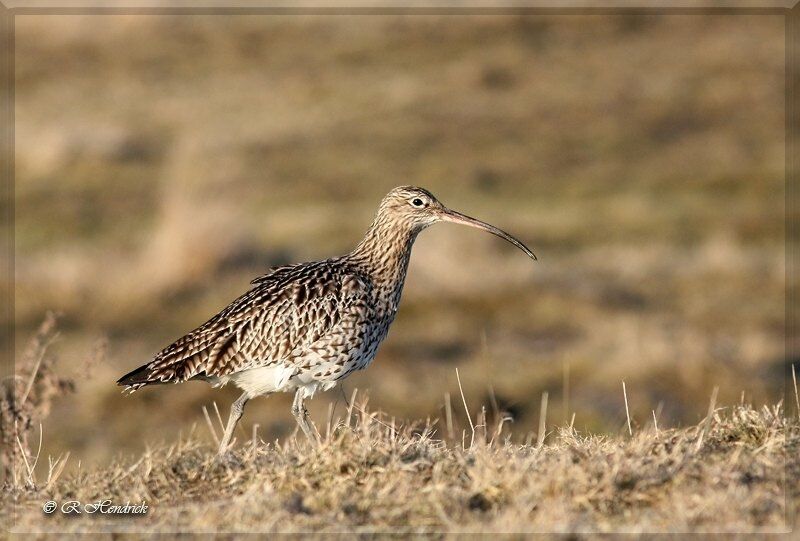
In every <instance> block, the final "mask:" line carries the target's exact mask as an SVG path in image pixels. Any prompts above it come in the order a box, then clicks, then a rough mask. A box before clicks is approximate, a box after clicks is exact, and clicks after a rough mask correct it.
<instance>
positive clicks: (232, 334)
mask: <svg viewBox="0 0 800 541" xmlns="http://www.w3.org/2000/svg"><path fill="white" fill-rule="evenodd" d="M253 284H254V287H253V288H252V289H250V290H249V291H247V292H246V293H244V294H243V295H241V296H240V297H239V298H237V299H236V300H234V301H233V302H232V303H231V304H230V305H228V306H227V307H226V308H225V309H223V310H222V311H221V312H220V313H219V314H217V315H216V316H214V317H213V318H211V319H210V320H208V321H207V322H206V323H204V324H203V325H201V326H200V327H198V328H197V329H195V330H193V331H192V332H190V333H189V334H187V335H186V336H184V337H182V338H180V339H178V340H176V341H175V342H174V343H173V344H171V345H170V346H168V347H166V348H165V349H164V350H162V351H161V352H160V353H158V354H157V355H156V356H155V357H154V358H153V360H152V361H150V362H149V363H148V364H146V365H144V366H142V367H140V368H138V369H136V370H134V371H133V372H131V373H129V374H127V375H125V376H123V377H122V378H120V380H119V381H118V382H117V383H118V384H119V385H125V386H128V388H129V389H131V390H135V389H137V388H139V387H141V386H144V385H148V384H154V383H167V382H175V383H177V382H181V381H186V380H189V379H192V378H196V377H200V378H204V377H219V376H225V375H229V374H232V373H235V372H238V371H241V370H246V369H249V368H256V367H264V366H271V365H275V364H279V363H289V364H292V363H298V362H301V361H302V360H303V356H304V354H305V353H306V352H308V351H310V350H312V349H317V347H318V346H320V345H323V343H324V345H325V346H330V344H331V343H332V342H331V336H332V331H334V330H335V329H336V328H337V326H338V325H339V324H340V323H341V322H342V321H343V320H345V321H346V322H347V323H348V324H351V323H352V319H353V311H354V307H363V306H364V305H365V304H366V303H368V298H369V294H370V292H371V287H372V286H371V281H370V280H369V278H368V277H367V276H365V275H363V274H362V273H361V272H360V271H358V270H357V269H354V268H351V267H349V266H348V265H346V264H344V263H342V262H341V261H336V260H328V261H324V262H318V263H307V264H301V265H292V266H287V267H279V268H277V269H275V270H274V271H273V272H271V273H269V274H267V275H265V276H261V277H259V278H256V279H255V280H253ZM361 312H363V308H359V313H361ZM362 315H363V314H362ZM334 334H335V333H334Z"/></svg>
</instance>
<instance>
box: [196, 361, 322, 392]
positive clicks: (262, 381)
mask: <svg viewBox="0 0 800 541" xmlns="http://www.w3.org/2000/svg"><path fill="white" fill-rule="evenodd" d="M208 381H209V383H211V384H212V385H213V386H214V387H221V386H223V385H225V384H227V383H228V382H230V383H233V384H234V385H236V386H237V387H239V388H240V389H241V390H243V391H244V392H246V393H247V394H248V396H250V397H251V398H253V397H256V396H260V395H265V394H270V393H277V392H293V391H295V390H297V389H298V388H302V389H303V390H304V395H305V397H306V398H311V397H312V396H314V393H316V392H317V391H327V390H328V389H330V388H332V387H333V386H334V385H336V382H335V381H317V380H314V379H313V378H312V377H311V376H310V374H298V373H297V370H296V369H295V368H287V367H285V366H284V365H276V366H265V367H260V368H250V369H248V370H242V371H241V372H236V373H235V374H231V375H229V376H223V377H219V378H209V379H208Z"/></svg>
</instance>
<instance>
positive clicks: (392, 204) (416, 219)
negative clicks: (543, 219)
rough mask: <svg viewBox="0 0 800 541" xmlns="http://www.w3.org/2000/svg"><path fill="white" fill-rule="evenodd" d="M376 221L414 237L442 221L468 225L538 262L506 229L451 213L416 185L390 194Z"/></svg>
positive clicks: (384, 201)
mask: <svg viewBox="0 0 800 541" xmlns="http://www.w3.org/2000/svg"><path fill="white" fill-rule="evenodd" d="M376 222H384V223H386V222H388V223H390V224H392V225H393V226H395V227H400V228H403V229H407V230H409V231H411V232H413V233H414V234H416V233H419V232H420V231H422V230H423V229H425V228H426V227H429V226H431V225H433V224H435V223H438V222H453V223H456V224H461V225H468V226H470V227H476V228H478V229H483V230H484V231H488V232H489V233H491V234H493V235H497V236H498V237H500V238H502V239H505V240H507V241H508V242H510V243H511V244H513V245H514V246H516V247H517V248H519V249H520V250H522V251H523V252H525V253H526V254H527V255H528V257H530V258H531V259H534V260H535V259H536V255H534V253H533V252H532V251H531V250H530V249H529V248H528V247H527V246H525V245H524V244H522V242H520V241H519V240H517V239H516V238H514V237H512V236H511V235H509V234H508V233H506V232H505V231H503V230H502V229H498V228H497V227H495V226H493V225H490V224H487V223H485V222H482V221H480V220H476V219H475V218H470V217H469V216H466V215H464V214H461V213H460V212H456V211H454V210H451V209H449V208H447V207H445V206H444V205H443V204H442V203H440V202H439V200H438V199H436V197H434V196H433V194H432V193H430V192H429V191H428V190H425V189H423V188H417V187H416V186H399V187H397V188H395V189H393V190H392V191H390V192H389V193H388V194H386V197H384V198H383V200H382V201H381V204H380V207H379V208H378V216H377V218H376Z"/></svg>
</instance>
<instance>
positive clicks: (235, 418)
mask: <svg viewBox="0 0 800 541" xmlns="http://www.w3.org/2000/svg"><path fill="white" fill-rule="evenodd" d="M249 399H250V397H249V396H248V395H247V393H242V396H240V397H239V398H237V399H236V401H235V402H234V403H233V404H232V405H231V414H230V416H229V417H228V424H227V425H225V434H224V435H223V436H222V441H221V442H220V443H219V451H218V452H217V455H218V456H222V455H224V454H225V451H227V450H228V446H229V445H230V443H231V439H232V438H233V430H234V429H235V428H236V424H237V423H238V422H239V419H241V418H242V413H244V405H245V404H247V401H248V400H249Z"/></svg>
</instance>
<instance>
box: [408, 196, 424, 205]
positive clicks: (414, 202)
mask: <svg viewBox="0 0 800 541" xmlns="http://www.w3.org/2000/svg"><path fill="white" fill-rule="evenodd" d="M411 204H412V205H414V206H415V207H422V206H424V205H425V202H424V201H423V200H422V199H420V198H419V197H416V198H414V200H413V201H411Z"/></svg>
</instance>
